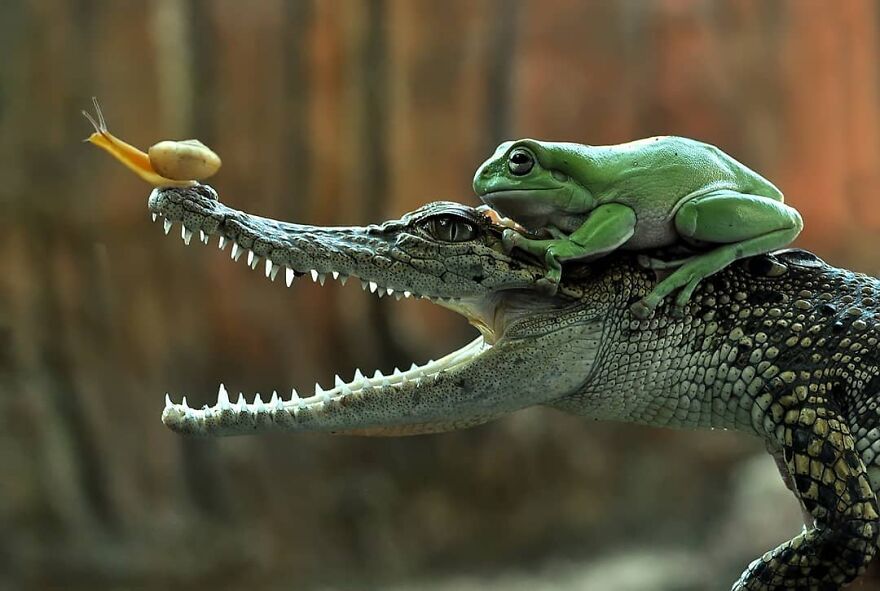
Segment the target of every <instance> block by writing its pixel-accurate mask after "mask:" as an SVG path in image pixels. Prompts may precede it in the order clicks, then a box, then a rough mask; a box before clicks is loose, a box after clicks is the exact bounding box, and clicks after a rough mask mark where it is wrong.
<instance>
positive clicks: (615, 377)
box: [149, 186, 880, 591]
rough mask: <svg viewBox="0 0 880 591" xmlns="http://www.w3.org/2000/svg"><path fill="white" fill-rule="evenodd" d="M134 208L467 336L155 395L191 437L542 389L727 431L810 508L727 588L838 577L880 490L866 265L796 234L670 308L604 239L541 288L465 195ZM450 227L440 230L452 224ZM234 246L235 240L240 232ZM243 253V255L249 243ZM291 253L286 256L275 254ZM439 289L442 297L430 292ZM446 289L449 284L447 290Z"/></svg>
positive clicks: (863, 549) (414, 420) (598, 407)
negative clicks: (844, 260)
mask: <svg viewBox="0 0 880 591" xmlns="http://www.w3.org/2000/svg"><path fill="white" fill-rule="evenodd" d="M149 205H150V209H151V211H153V212H154V213H155V214H158V215H161V216H164V217H165V219H166V228H167V227H168V226H169V225H170V224H171V223H172V222H179V221H182V222H183V223H184V224H185V228H184V230H183V235H184V238H185V239H186V240H187V241H188V238H189V232H190V231H191V232H200V231H201V232H203V233H204V234H205V239H206V240H207V237H208V236H211V235H219V236H221V237H222V240H223V241H224V242H226V241H229V242H236V243H237V244H239V245H240V248H241V249H243V250H244V252H248V255H249V257H252V258H253V260H252V263H253V264H257V263H258V261H259V260H265V259H266V258H267V257H268V259H269V260H270V261H271V263H269V265H267V267H266V273H267V276H271V277H274V274H275V273H280V272H282V271H279V269H282V270H283V275H284V276H286V277H288V283H290V282H292V280H293V279H294V277H297V276H300V275H309V274H311V275H312V276H313V278H315V279H316V280H318V281H321V282H323V280H324V277H325V276H326V275H325V274H328V273H333V272H336V273H339V274H341V275H342V276H355V277H359V278H361V279H362V280H363V281H364V286H365V289H366V288H367V287H368V286H369V287H370V290H371V291H374V292H376V293H378V294H380V295H384V294H386V293H388V292H387V291H386V289H387V288H389V287H390V288H391V289H392V290H393V294H394V295H395V296H400V295H401V294H405V295H407V296H408V295H411V294H418V295H421V296H423V297H428V298H430V299H431V300H432V301H435V302H437V303H439V304H441V305H443V306H445V307H448V308H450V309H453V310H455V311H457V312H459V313H462V314H464V315H465V316H466V317H467V318H468V319H469V320H470V321H471V322H472V323H473V324H474V325H475V326H477V327H478V328H479V329H480V332H481V333H482V335H483V336H482V337H481V338H480V339H477V340H476V341H474V343H471V344H470V345H468V346H466V347H464V348H463V349H460V350H459V351H457V352H454V353H452V354H450V355H449V356H447V358H444V359H441V360H439V361H437V362H430V363H428V364H426V365H424V366H421V367H418V366H414V367H413V369H411V370H409V371H407V372H403V373H395V375H392V376H382V375H381V374H380V373H378V372H377V373H376V375H375V376H374V377H372V378H366V377H364V376H363V375H362V374H361V373H360V371H358V372H357V373H356V374H355V378H354V379H353V380H352V381H351V382H348V383H344V382H342V380H339V379H338V378H337V384H336V386H334V388H332V389H330V390H328V391H323V390H320V389H318V390H317V391H316V394H315V395H314V396H311V397H309V398H304V399H303V398H299V397H298V396H294V397H292V398H290V399H282V398H279V397H277V396H273V398H272V400H270V401H269V402H263V401H261V400H260V399H259V398H257V399H256V400H255V401H254V402H252V403H248V402H246V401H245V400H244V399H243V398H240V399H239V401H238V402H236V403H234V404H233V403H230V401H229V400H228V398H227V395H226V392H225V390H223V389H222V387H221V392H220V394H219V395H218V402H217V404H215V405H214V406H213V407H205V408H203V409H200V410H194V409H191V408H189V407H188V406H186V405H185V404H173V403H172V402H171V401H170V400H168V401H167V404H166V408H165V411H164V413H163V415H162V420H163V421H164V422H165V424H166V425H167V426H169V427H170V428H171V429H173V430H175V431H178V432H181V433H187V434H195V435H204V436H214V435H238V434H249V433H261V432H266V431H325V432H345V433H361V434H382V435H389V434H392V435H399V434H412V433H425V432H434V431H442V430H450V429H456V428H461V427H467V426H471V425H475V424H478V423H482V422H485V421H488V420H491V419H493V418H496V417H499V416H502V415H504V414H507V413H510V412H513V411H515V410H517V409H520V408H524V407H527V406H531V405H536V404H543V405H548V406H552V407H554V408H557V409H559V410H562V411H565V412H569V413H574V414H578V415H583V416H586V417H591V418H596V419H609V420H619V421H631V422H637V423H642V424H647V425H654V426H661V427H676V428H724V429H736V430H738V431H743V432H745V433H749V434H752V435H756V436H758V437H761V438H762V439H764V440H765V441H766V443H767V446H768V449H770V450H771V452H772V453H773V454H774V456H775V457H776V458H777V460H778V463H779V465H780V469H781V471H782V473H783V477H784V479H785V480H786V482H787V483H789V485H790V487H791V488H792V490H793V491H794V493H795V495H796V496H797V497H798V499H799V500H800V502H801V504H802V506H803V508H804V511H805V513H806V514H807V515H808V516H809V519H808V520H807V522H808V523H807V527H806V528H805V530H804V532H803V533H801V534H800V535H798V536H796V537H795V538H794V539H792V540H790V541H788V542H786V543H784V544H782V545H781V546H779V547H778V548H776V549H774V550H771V551H770V552H768V553H767V554H765V555H764V556H763V557H761V558H759V559H758V560H756V561H755V562H753V563H752V564H751V565H750V566H749V567H748V568H747V569H746V571H745V572H744V573H743V575H742V577H741V578H740V580H739V581H737V582H736V583H735V584H734V589H737V590H739V589H751V590H762V591H770V590H794V589H798V590H801V589H805V590H813V589H815V590H826V589H838V588H840V586H842V585H843V584H845V583H847V582H849V581H852V580H853V579H854V578H855V577H857V576H858V575H859V574H860V573H862V572H863V571H864V569H865V568H866V566H867V564H868V562H869V561H870V560H871V558H872V557H873V556H874V553H875V552H876V544H877V538H878V531H880V529H878V527H880V516H878V507H877V497H876V493H875V491H876V490H877V489H878V488H880V411H878V394H880V353H878V341H880V325H878V322H877V317H878V314H880V306H878V303H877V301H878V298H880V281H878V280H876V279H874V278H871V277H867V276H865V275H861V274H857V273H852V272H850V271H846V270H842V269H836V268H834V267H831V266H829V265H827V264H825V263H824V262H822V261H821V260H819V259H818V258H816V257H815V256H814V255H812V254H810V253H806V252H803V251H781V252H778V253H774V254H772V255H761V256H756V257H752V258H748V259H744V260H742V261H739V262H736V263H734V264H732V265H730V266H729V267H727V268H725V269H723V270H722V271H720V272H718V273H716V274H715V275H712V276H711V277H709V278H707V279H706V280H704V281H703V282H701V283H700V285H699V286H698V287H697V289H696V290H695V291H694V293H693V296H692V298H691V300H690V302H689V303H688V304H687V305H686V306H685V308H684V310H683V314H682V316H681V317H674V316H673V315H672V314H670V311H671V310H672V307H671V306H670V305H662V306H660V307H659V308H657V310H656V311H655V312H654V313H653V314H652V315H651V316H650V317H648V318H646V319H636V318H633V317H632V316H631V315H630V314H629V312H628V307H629V305H630V304H631V303H632V302H634V301H637V300H638V299H640V298H642V297H644V296H645V295H646V294H647V293H649V292H650V291H651V289H652V288H653V287H654V286H655V285H656V284H657V282H658V280H659V278H658V276H657V275H656V274H655V273H656V272H657V271H654V270H650V269H646V268H644V267H642V266H640V265H639V264H638V263H637V258H636V257H634V256H633V255H627V254H625V253H614V254H611V255H609V256H608V257H605V258H603V259H601V260H599V261H596V262H593V263H591V264H589V265H579V266H575V267H572V268H570V269H567V270H566V274H565V277H564V278H563V281H562V283H561V284H560V286H559V290H558V291H557V292H556V293H555V294H553V295H550V294H548V293H547V292H546V291H545V290H542V289H541V288H540V279H541V278H542V277H543V274H544V269H543V265H542V261H540V260H538V259H532V258H531V257H529V255H526V254H523V253H520V252H517V251H514V252H513V253H510V254H507V253H505V250H504V247H503V244H502V239H501V236H502V232H503V230H504V228H503V227H502V226H500V225H497V224H494V223H492V222H490V221H489V219H488V218H485V217H483V216H482V214H481V213H479V212H477V211H476V210H474V209H473V208H470V207H467V206H463V205H458V204H452V203H437V204H429V205H427V206H425V207H422V208H420V209H418V210H416V211H415V212H413V213H410V214H407V215H405V216H404V217H403V218H401V219H400V220H394V221H389V222H385V223H383V224H381V225H377V226H368V227H365V228H321V227H314V226H302V225H296V224H288V223H284V222H278V221H274V220H269V219H265V218H258V217H255V216H251V215H248V214H245V213H242V212H239V211H236V210H232V209H230V208H228V207H226V206H224V205H222V204H221V203H219V201H217V199H216V194H215V193H214V192H213V190H212V189H210V188H209V187H205V186H198V187H193V188H168V189H163V190H157V191H154V192H153V194H152V195H151V197H150V203H149ZM453 239H454V240H457V241H452V240H453ZM236 250H239V248H238V247H237V248H236ZM251 252H253V253H254V254H253V255H251V254H250V253H251ZM287 269H290V270H289V271H288V270H287ZM441 298H442V299H441ZM449 298H452V299H449Z"/></svg>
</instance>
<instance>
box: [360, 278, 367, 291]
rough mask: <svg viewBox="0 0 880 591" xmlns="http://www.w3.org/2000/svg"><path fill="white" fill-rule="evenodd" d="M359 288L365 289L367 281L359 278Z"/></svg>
mask: <svg viewBox="0 0 880 591" xmlns="http://www.w3.org/2000/svg"><path fill="white" fill-rule="evenodd" d="M361 289H362V290H364V291H367V282H366V281H364V280H363V279H361Z"/></svg>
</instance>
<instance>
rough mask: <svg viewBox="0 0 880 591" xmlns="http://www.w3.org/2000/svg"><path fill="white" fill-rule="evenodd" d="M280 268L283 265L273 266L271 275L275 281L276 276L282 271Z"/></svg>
mask: <svg viewBox="0 0 880 591" xmlns="http://www.w3.org/2000/svg"><path fill="white" fill-rule="evenodd" d="M280 270H281V265H275V266H273V267H272V274H271V276H270V278H271V279H272V281H275V276H276V275H278V271H280Z"/></svg>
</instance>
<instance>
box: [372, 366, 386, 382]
mask: <svg viewBox="0 0 880 591" xmlns="http://www.w3.org/2000/svg"><path fill="white" fill-rule="evenodd" d="M384 377H385V376H383V375H382V372H381V371H379V370H378V369H377V370H376V373H374V374H373V377H372V379H374V380H381V379H382V378H384Z"/></svg>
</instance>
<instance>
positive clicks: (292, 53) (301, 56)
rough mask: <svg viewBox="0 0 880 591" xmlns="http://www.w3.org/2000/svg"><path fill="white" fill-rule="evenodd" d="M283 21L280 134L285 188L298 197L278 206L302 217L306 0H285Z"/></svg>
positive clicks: (306, 154)
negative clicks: (281, 116)
mask: <svg viewBox="0 0 880 591" xmlns="http://www.w3.org/2000/svg"><path fill="white" fill-rule="evenodd" d="M282 10H283V11H284V20H285V22H286V24H287V26H286V27H285V30H284V38H283V39H282V40H281V44H282V47H283V50H282V51H283V55H282V59H283V60H284V63H283V67H282V76H284V81H283V83H282V88H283V92H284V98H285V100H284V105H285V110H284V122H283V125H284V135H283V140H282V141H283V145H282V149H283V150H284V156H283V157H284V164H285V170H286V171H287V173H286V174H285V184H286V185H287V187H286V188H285V190H290V191H291V192H293V193H294V194H296V195H298V196H301V197H298V198H297V199H281V200H279V204H278V207H280V208H281V214H282V215H283V216H285V218H286V219H291V220H298V219H302V215H303V214H304V213H305V211H306V204H307V203H308V202H309V199H310V198H311V195H309V194H308V190H309V187H311V177H312V173H311V168H310V165H311V156H310V154H311V151H310V149H309V148H310V146H309V133H308V131H309V126H308V114H309V109H308V106H309V100H310V99H309V92H310V89H309V77H308V67H307V56H308V54H307V51H306V50H307V47H308V44H307V41H308V36H309V31H310V28H311V26H312V20H313V9H312V5H311V3H310V2H308V1H305V0H301V1H298V2H286V3H285V4H284V7H283V8H282Z"/></svg>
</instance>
